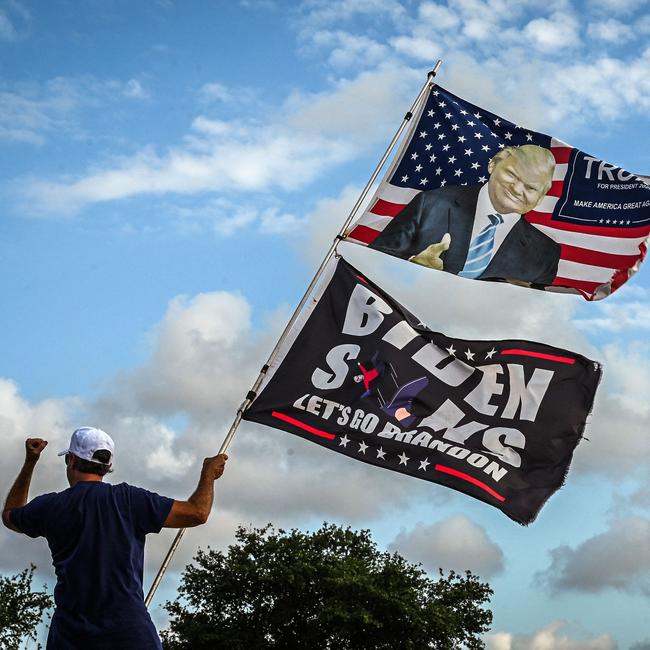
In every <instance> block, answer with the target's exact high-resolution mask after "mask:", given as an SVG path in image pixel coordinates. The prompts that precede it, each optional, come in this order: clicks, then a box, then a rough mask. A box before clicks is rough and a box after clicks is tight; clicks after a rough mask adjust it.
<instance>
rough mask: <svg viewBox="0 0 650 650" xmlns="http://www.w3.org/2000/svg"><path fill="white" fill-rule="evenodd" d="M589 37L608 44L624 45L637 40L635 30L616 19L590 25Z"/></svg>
mask: <svg viewBox="0 0 650 650" xmlns="http://www.w3.org/2000/svg"><path fill="white" fill-rule="evenodd" d="M587 36H589V37H590V38H595V39H597V40H599V41H605V42H607V43H622V42H624V41H629V40H632V39H633V38H635V33H634V29H632V27H631V26H630V25H626V24H625V23H622V22H621V21H620V20H616V19H615V18H609V19H608V20H603V21H600V22H595V23H590V24H589V26H588V27H587Z"/></svg>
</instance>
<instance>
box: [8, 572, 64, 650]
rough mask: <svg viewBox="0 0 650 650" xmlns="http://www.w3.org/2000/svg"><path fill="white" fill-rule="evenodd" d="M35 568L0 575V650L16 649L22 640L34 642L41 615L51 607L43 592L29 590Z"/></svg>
mask: <svg viewBox="0 0 650 650" xmlns="http://www.w3.org/2000/svg"><path fill="white" fill-rule="evenodd" d="M35 568H36V567H35V566H34V565H33V564H32V565H31V566H30V567H29V569H25V570H24V571H21V572H20V573H18V574H16V575H14V576H10V577H8V578H6V577H4V576H0V648H5V649H6V650H18V648H19V647H20V644H21V640H22V639H25V638H27V639H33V640H36V628H37V626H38V624H39V623H40V622H41V618H42V617H43V612H44V611H45V610H46V609H49V608H50V607H52V605H53V604H54V603H53V602H52V598H51V597H50V596H49V595H48V594H47V593H46V592H45V591H32V577H33V575H34V569H35ZM39 647H40V646H39Z"/></svg>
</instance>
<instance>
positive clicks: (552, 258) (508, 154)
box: [370, 145, 560, 284]
mask: <svg viewBox="0 0 650 650" xmlns="http://www.w3.org/2000/svg"><path fill="white" fill-rule="evenodd" d="M554 170H555V159H554V158H553V156H552V154H551V153H550V151H549V150H548V149H544V148H543V147H540V146H537V145H522V146H520V147H505V148H503V149H501V150H500V151H499V152H498V153H497V154H496V155H495V156H494V157H493V158H492V159H491V160H490V162H489V163H488V173H489V174H490V178H489V180H488V182H487V183H485V184H484V185H446V186H443V187H440V188H438V189H435V190H428V191H424V192H421V193H420V194H417V195H416V196H415V198H414V199H412V200H411V202H410V203H409V204H408V205H407V206H406V207H405V208H404V210H402V211H401V212H400V213H399V214H398V215H396V216H395V217H394V218H393V220H392V221H391V222H390V223H389V224H388V225H387V226H386V228H384V230H383V231H382V232H381V234H380V235H379V236H378V237H377V239H375V240H374V241H373V242H372V243H371V244H370V247H371V248H375V249H378V250H381V251H384V252H386V253H390V254H391V255H396V256H397V257H403V258H405V259H409V260H410V261H412V262H415V263H417V264H421V265H422V266H428V267H431V268H435V269H438V270H444V271H447V272H448V273H454V274H456V275H460V276H462V277H466V278H480V279H487V278H496V279H500V278H516V279H517V280H520V281H523V282H528V283H530V284H551V282H553V280H554V279H555V277H556V275H557V267H558V262H559V259H560V246H559V244H557V243H556V242H555V241H553V240H552V239H551V238H550V237H548V236H547V235H545V234H544V233H543V232H541V231H540V230H538V229H537V228H535V227H534V226H532V225H531V224H529V223H528V222H527V221H526V220H525V219H524V218H523V217H522V215H523V214H525V213H526V212H529V211H530V210H534V209H535V208H536V207H537V206H538V205H539V203H540V201H541V200H542V198H543V197H544V195H545V194H546V192H547V191H548V190H549V189H550V187H551V184H552V179H553V171H554Z"/></svg>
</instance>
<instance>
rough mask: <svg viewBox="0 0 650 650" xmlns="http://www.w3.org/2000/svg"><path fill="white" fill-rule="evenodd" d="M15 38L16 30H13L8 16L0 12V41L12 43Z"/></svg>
mask: <svg viewBox="0 0 650 650" xmlns="http://www.w3.org/2000/svg"><path fill="white" fill-rule="evenodd" d="M16 38H17V34H16V29H15V28H14V26H13V24H12V22H11V20H9V16H7V14H6V13H5V12H4V11H1V10H0V40H3V41H14V40H16Z"/></svg>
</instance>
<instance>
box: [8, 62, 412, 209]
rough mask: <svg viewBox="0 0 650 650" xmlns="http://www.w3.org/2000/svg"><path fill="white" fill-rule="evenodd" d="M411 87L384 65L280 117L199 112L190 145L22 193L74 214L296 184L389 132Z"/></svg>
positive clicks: (294, 100) (294, 102) (41, 183)
mask: <svg viewBox="0 0 650 650" xmlns="http://www.w3.org/2000/svg"><path fill="white" fill-rule="evenodd" d="M408 86H410V76H409V75H408V74H407V75H405V74H404V73H403V72H400V71H398V70H381V71H378V72H374V73H371V74H361V75H359V77H357V78H356V79H354V80H353V81H341V82H339V83H338V84H337V87H336V88H335V89H334V90H333V91H331V92H328V93H321V94H317V95H298V94H294V95H292V96H291V97H290V98H289V100H288V101H287V103H286V106H285V110H284V111H283V113H286V114H287V116H286V117H285V116H284V115H283V117H282V118H278V120H277V121H275V122H273V121H270V122H265V123H261V122H248V123H246V122H243V121H242V120H236V121H223V120H221V121H219V120H211V119H208V118H207V117H204V116H199V117H197V118H196V119H195V120H194V121H193V123H192V132H191V133H190V135H189V136H188V137H187V138H186V140H185V143H184V146H179V147H175V148H172V149H170V150H169V151H167V152H166V153H164V154H158V153H156V152H155V151H153V150H152V149H151V148H144V149H142V150H141V151H140V152H138V153H137V154H136V155H134V156H131V157H126V158H122V159H119V160H117V161H115V162H114V163H113V164H112V165H109V166H107V167H106V166H104V168H100V169H94V170H91V171H89V172H88V173H87V174H86V175H83V176H81V177H80V178H78V179H77V180H74V181H71V182H57V181H45V180H39V179H35V180H21V181H20V184H21V186H24V191H23V193H22V195H23V198H24V200H25V202H26V204H28V205H29V206H32V207H33V209H34V210H37V211H41V212H43V213H48V212H49V213H63V214H70V213H74V212H76V211H78V210H80V209H82V208H83V207H85V206H86V205H88V204H91V203H98V202H103V201H112V200H117V199H124V198H127V197H131V196H135V195H139V194H165V193H178V194H195V193H201V192H222V193H229V192H243V191H246V192H251V191H253V192H261V191H265V190H269V189H272V188H279V189H281V190H284V191H293V190H296V189H298V188H301V187H303V186H305V185H306V184H308V183H310V182H312V181H313V180H314V179H315V178H317V177H318V176H319V175H320V174H322V173H323V172H324V171H325V170H327V169H329V168H330V167H332V166H333V165H336V164H338V163H341V162H343V161H346V160H348V159H350V158H351V157H353V156H355V155H358V153H359V149H360V148H363V147H365V146H367V145H368V144H369V143H370V142H373V141H374V140H375V139H376V138H378V137H379V136H380V135H381V136H383V137H385V128H386V125H387V124H388V123H389V122H391V123H392V124H394V123H395V120H396V119H398V118H397V116H398V115H399V113H400V112H401V109H402V108H403V106H405V105H406V101H404V104H402V106H400V104H399V103H398V102H397V99H399V98H400V97H404V95H405V88H407V87H408ZM368 105H372V106H373V119H372V120H368V112H367V111H368V108H367V107H368ZM17 184H18V183H17Z"/></svg>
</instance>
